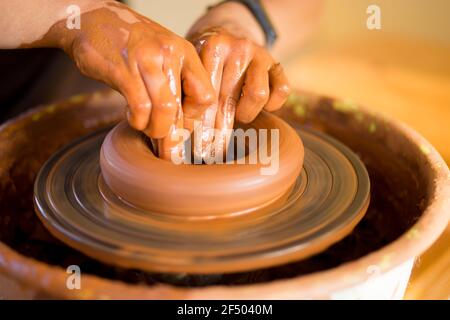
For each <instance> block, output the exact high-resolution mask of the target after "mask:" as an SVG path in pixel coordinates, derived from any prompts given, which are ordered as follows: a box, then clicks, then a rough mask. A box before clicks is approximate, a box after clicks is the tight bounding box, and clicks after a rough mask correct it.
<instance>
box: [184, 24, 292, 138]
mask: <svg viewBox="0 0 450 320" xmlns="http://www.w3.org/2000/svg"><path fill="white" fill-rule="evenodd" d="M189 39H190V40H191V41H192V42H193V43H194V45H195V46H196V49H197V51H198V52H199V56H200V59H201V61H202V63H203V65H204V67H205V69H206V71H207V72H208V73H209V76H210V78H211V82H212V84H213V86H214V89H215V91H216V97H217V99H218V100H217V102H216V104H215V105H212V106H211V107H209V108H208V109H207V111H206V112H205V114H204V117H203V126H204V127H206V128H208V127H215V128H216V129H218V130H221V131H222V132H223V133H222V137H221V139H222V140H224V141H225V139H227V138H228V136H227V134H226V129H231V128H232V127H233V121H234V119H236V120H237V121H240V122H243V123H249V122H251V121H253V120H254V119H255V118H256V116H257V115H258V114H259V113H260V112H261V111H262V110H266V111H275V110H277V109H279V108H280V107H281V106H282V105H283V104H284V102H285V101H286V99H287V97H288V95H289V93H290V87H289V84H288V81H287V78H286V76H285V74H284V71H283V68H282V67H281V65H280V64H279V63H277V62H276V61H275V60H274V59H273V57H272V56H271V55H270V53H269V52H268V51H267V50H266V49H265V48H264V47H262V46H260V45H258V44H256V43H255V42H254V41H253V40H251V39H250V38H248V37H245V36H242V35H241V33H240V32H236V33H232V31H229V29H226V28H222V27H211V28H207V29H204V30H202V31H201V32H197V33H193V34H192V35H190V36H189ZM215 139H217V136H216V137H215Z"/></svg>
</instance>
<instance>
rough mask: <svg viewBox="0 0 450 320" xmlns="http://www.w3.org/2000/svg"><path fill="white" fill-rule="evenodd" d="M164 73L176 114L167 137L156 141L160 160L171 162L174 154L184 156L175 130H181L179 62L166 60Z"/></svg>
mask: <svg viewBox="0 0 450 320" xmlns="http://www.w3.org/2000/svg"><path fill="white" fill-rule="evenodd" d="M163 70H164V73H165V74H166V77H167V79H168V81H169V88H170V91H171V93H172V94H173V96H174V97H175V99H176V103H177V113H176V118H175V122H174V123H173V124H172V125H171V126H170V128H169V133H168V135H167V136H166V137H165V138H163V139H158V140H157V145H158V156H159V157H160V158H161V159H165V160H171V159H172V157H173V156H174V155H175V154H176V155H178V156H179V157H182V156H183V155H184V152H185V150H184V144H183V143H181V142H182V141H180V140H179V139H177V137H178V135H176V132H177V130H182V129H183V127H184V124H183V110H182V106H181V92H182V90H181V61H179V60H177V59H170V58H168V59H166V61H165V63H164V67H163Z"/></svg>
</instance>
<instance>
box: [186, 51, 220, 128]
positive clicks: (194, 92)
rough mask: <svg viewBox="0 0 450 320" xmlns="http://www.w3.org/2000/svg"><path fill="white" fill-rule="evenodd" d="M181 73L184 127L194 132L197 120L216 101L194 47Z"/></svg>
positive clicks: (209, 81)
mask: <svg viewBox="0 0 450 320" xmlns="http://www.w3.org/2000/svg"><path fill="white" fill-rule="evenodd" d="M188 48H189V49H188V51H189V52H188V54H187V56H186V57H185V61H184V64H183V68H182V71H181V79H182V88H183V113H184V126H185V128H187V129H189V130H192V129H193V127H194V121H195V120H201V116H202V114H203V113H204V111H205V110H206V109H207V108H208V107H210V106H211V105H212V104H213V103H214V101H215V93H214V88H213V86H212V84H211V80H210V78H209V76H208V73H207V72H206V70H205V68H204V67H203V65H202V63H201V61H200V58H199V56H198V54H197V52H196V51H195V49H194V47H193V46H190V47H188Z"/></svg>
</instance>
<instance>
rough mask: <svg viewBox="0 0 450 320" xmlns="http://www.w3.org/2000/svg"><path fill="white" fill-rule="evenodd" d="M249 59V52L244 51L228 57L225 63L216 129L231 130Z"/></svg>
mask: <svg viewBox="0 0 450 320" xmlns="http://www.w3.org/2000/svg"><path fill="white" fill-rule="evenodd" d="M250 57H251V54H250V52H248V51H244V52H241V53H238V54H232V55H230V56H229V57H228V59H227V61H226V62H225V67H224V70H223V76H222V84H221V87H220V93H219V107H218V110H217V115H216V123H215V128H216V129H225V128H228V129H232V128H233V123H234V115H235V111H236V106H237V104H238V100H239V97H240V95H241V90H242V85H243V83H244V75H245V71H246V69H247V68H248V66H249V64H250Z"/></svg>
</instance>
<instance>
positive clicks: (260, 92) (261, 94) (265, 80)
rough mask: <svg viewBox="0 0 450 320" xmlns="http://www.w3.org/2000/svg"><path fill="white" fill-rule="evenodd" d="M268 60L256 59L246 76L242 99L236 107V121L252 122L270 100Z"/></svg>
mask: <svg viewBox="0 0 450 320" xmlns="http://www.w3.org/2000/svg"><path fill="white" fill-rule="evenodd" d="M269 68H270V61H269V60H268V59H262V58H261V59H254V60H253V61H252V62H251V63H250V66H249V67H248V69H247V71H246V74H245V82H244V85H243V87H242V93H241V97H240V99H239V102H238V105H237V106H236V120H238V121H241V122H243V123H250V122H252V121H253V120H254V119H255V118H256V116H257V115H258V114H259V113H260V112H261V110H262V109H263V108H264V106H265V105H266V103H267V101H268V100H269V94H270V88H269V73H268V70H269Z"/></svg>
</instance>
